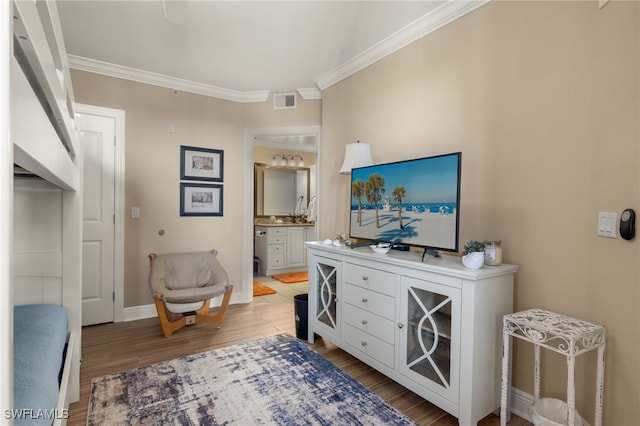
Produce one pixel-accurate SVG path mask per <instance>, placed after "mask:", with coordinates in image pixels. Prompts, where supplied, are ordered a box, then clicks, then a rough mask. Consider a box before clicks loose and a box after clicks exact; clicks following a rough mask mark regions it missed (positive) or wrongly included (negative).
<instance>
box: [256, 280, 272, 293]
mask: <svg viewBox="0 0 640 426" xmlns="http://www.w3.org/2000/svg"><path fill="white" fill-rule="evenodd" d="M276 293H277V291H275V290H274V289H272V288H271V287H269V286H267V285H264V284H262V283H259V282H258V281H256V280H253V296H254V297H255V296H266V295H267V294H276Z"/></svg>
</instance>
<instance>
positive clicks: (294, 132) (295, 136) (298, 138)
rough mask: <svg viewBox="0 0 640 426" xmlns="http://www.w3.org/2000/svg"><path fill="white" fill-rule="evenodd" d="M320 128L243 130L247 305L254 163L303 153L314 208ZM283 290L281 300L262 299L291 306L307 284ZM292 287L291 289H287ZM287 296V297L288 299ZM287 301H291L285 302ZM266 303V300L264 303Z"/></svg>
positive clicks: (260, 279) (315, 229)
mask: <svg viewBox="0 0 640 426" xmlns="http://www.w3.org/2000/svg"><path fill="white" fill-rule="evenodd" d="M320 139H321V134H320V126H302V127H277V128H262V129H246V130H245V132H244V176H247V177H248V179H246V180H245V182H244V184H243V197H244V199H243V205H245V206H248V208H247V209H245V211H244V212H243V215H244V217H243V268H242V270H243V280H242V289H243V291H242V293H243V301H244V302H245V303H249V302H251V301H253V281H254V240H255V233H254V222H255V220H254V212H255V207H256V206H255V198H256V197H255V195H256V188H255V174H254V163H255V162H256V161H258V159H262V162H264V161H266V160H265V157H264V155H266V154H264V152H279V153H280V154H284V153H287V152H294V151H301V152H304V153H305V157H307V158H308V156H309V155H311V156H312V157H313V158H314V159H315V165H314V169H315V170H314V173H313V176H314V177H313V178H312V179H311V182H310V187H311V190H310V194H312V196H315V204H316V206H317V205H318V194H319V190H318V182H319V181H320V179H319V170H320V167H319V165H320V156H319V155H318V153H319V152H320V143H321V140H320ZM256 151H263V153H262V154H259V155H262V157H259V156H258V154H256ZM317 213H318V210H317V208H316V215H315V216H316V223H315V227H313V231H312V235H311V237H310V239H313V240H315V239H317V235H318V220H317V218H318V214H317ZM256 278H257V279H256V281H258V282H264V283H265V284H266V285H268V286H269V285H270V283H271V284H273V285H272V286H273V287H278V286H279V285H280V284H278V283H277V281H275V280H273V279H272V278H271V277H265V276H257V277H256ZM285 285H286V286H287V287H286V290H287V291H285V288H282V291H281V292H280V293H276V294H280V296H270V295H269V296H265V298H271V299H272V301H289V302H291V303H292V302H293V294H296V292H298V293H299V292H302V291H303V290H301V289H304V292H305V293H306V284H299V285H297V287H299V289H294V288H296V287H295V286H296V284H285ZM289 286H291V287H289ZM276 291H277V290H276ZM289 296H290V297H289ZM287 299H290V300H287ZM266 300H267V301H268V300H269V299H266Z"/></svg>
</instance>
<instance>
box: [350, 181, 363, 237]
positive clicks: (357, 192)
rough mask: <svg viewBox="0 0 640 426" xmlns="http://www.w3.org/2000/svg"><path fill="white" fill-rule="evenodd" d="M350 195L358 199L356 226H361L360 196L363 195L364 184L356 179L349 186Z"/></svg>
mask: <svg viewBox="0 0 640 426" xmlns="http://www.w3.org/2000/svg"><path fill="white" fill-rule="evenodd" d="M351 194H352V195H353V196H354V197H356V198H357V199H358V225H359V226H362V196H363V195H364V182H363V181H362V179H358V180H356V181H355V182H353V183H352V184H351Z"/></svg>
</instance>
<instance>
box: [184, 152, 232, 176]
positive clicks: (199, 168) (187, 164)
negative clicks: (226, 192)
mask: <svg viewBox="0 0 640 426" xmlns="http://www.w3.org/2000/svg"><path fill="white" fill-rule="evenodd" d="M223 171H224V151H223V150H221V149H211V148H198V147H195V146H184V145H181V146H180V179H181V180H206V181H210V182H222V181H223V178H224V174H223Z"/></svg>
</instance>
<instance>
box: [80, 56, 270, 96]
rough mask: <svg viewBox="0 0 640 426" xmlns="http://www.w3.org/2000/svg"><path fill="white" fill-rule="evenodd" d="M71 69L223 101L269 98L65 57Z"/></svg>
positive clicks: (86, 59) (258, 92) (267, 94)
mask: <svg viewBox="0 0 640 426" xmlns="http://www.w3.org/2000/svg"><path fill="white" fill-rule="evenodd" d="M67 56H68V59H69V66H70V67H71V68H74V69H77V70H80V71H88V72H93V73H96V74H103V75H107V76H110V77H117V78H124V79H126V80H132V81H137V82H139V83H146V84H151V85H154V86H160V87H167V88H169V89H174V90H179V91H183V92H189V93H195V94H198V95H204V96H211V97H213V98H220V99H225V100H228V101H234V102H243V103H247V102H266V100H267V99H268V98H269V93H270V91H269V90H259V91H252V92H240V91H237V90H230V89H224V88H222V87H217V86H211V85H209V84H202V83H196V82H193V81H189V80H182V79H179V78H175V77H170V76H167V75H163V74H156V73H152V72H148V71H142V70H138V69H135V68H129V67H124V66H121V65H115V64H110V63H108V62H102V61H96V60H93V59H88V58H84V57H81V56H75V55H67Z"/></svg>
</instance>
